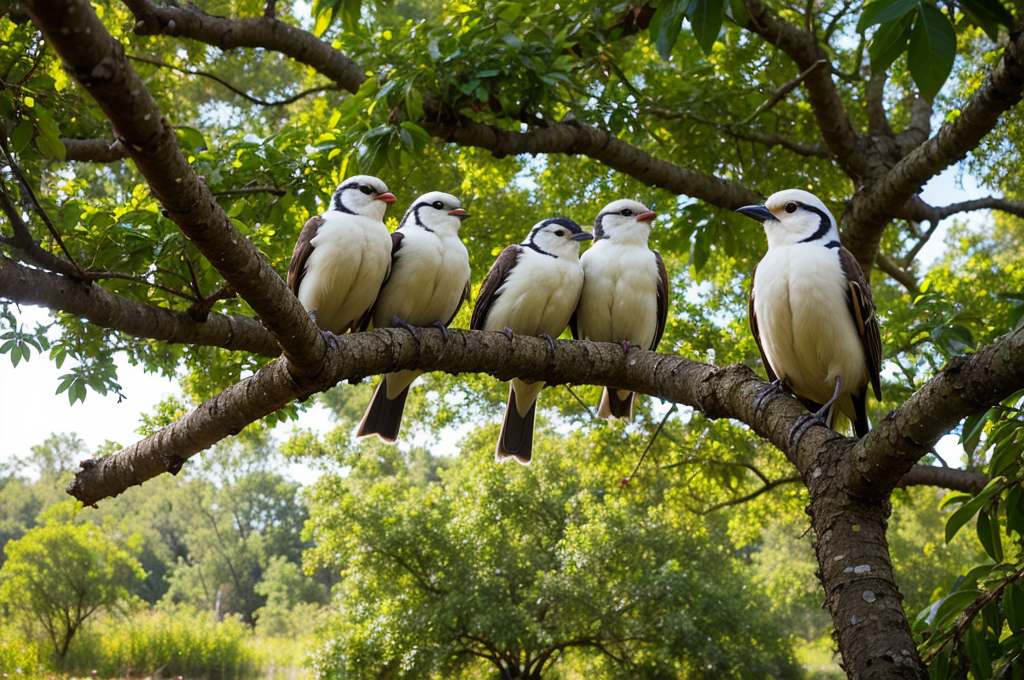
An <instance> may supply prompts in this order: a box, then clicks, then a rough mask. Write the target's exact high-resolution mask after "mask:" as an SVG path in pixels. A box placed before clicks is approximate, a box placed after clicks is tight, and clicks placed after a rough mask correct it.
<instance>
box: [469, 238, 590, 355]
mask: <svg viewBox="0 0 1024 680" xmlns="http://www.w3.org/2000/svg"><path fill="white" fill-rule="evenodd" d="M582 288H583V268H582V267H580V263H579V260H577V259H575V258H571V259H570V258H562V257H557V258H556V257H551V256H550V255H545V254H543V253H538V252H537V251H535V250H531V249H525V250H523V252H522V253H520V255H519V259H518V260H517V261H516V264H515V266H514V267H512V270H511V271H510V272H509V274H508V277H507V278H506V279H505V283H504V284H502V286H501V287H500V288H499V289H498V290H497V295H498V299H497V300H496V301H495V302H494V305H493V306H492V307H491V310H490V312H489V313H488V314H487V319H486V320H485V322H484V330H485V331H500V330H501V329H502V327H504V326H508V327H509V328H511V329H512V331H513V332H515V333H521V334H523V335H540V334H541V333H546V334H547V335H550V336H551V337H553V338H555V337H558V336H559V335H561V333H562V331H564V330H565V327H566V326H567V325H568V324H569V317H570V316H572V312H573V310H574V309H576V303H577V302H579V299H580V291H581V290H582Z"/></svg>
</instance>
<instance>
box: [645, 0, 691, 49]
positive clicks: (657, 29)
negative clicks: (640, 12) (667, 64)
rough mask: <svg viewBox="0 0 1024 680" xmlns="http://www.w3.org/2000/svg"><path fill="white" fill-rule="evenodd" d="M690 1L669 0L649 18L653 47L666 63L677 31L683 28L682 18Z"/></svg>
mask: <svg viewBox="0 0 1024 680" xmlns="http://www.w3.org/2000/svg"><path fill="white" fill-rule="evenodd" d="M691 1H692V0H669V2H667V3H665V4H664V5H662V6H660V7H658V11H657V12H655V13H654V16H653V17H652V18H651V25H650V31H651V35H653V36H655V38H654V46H655V47H656V48H657V50H658V54H659V55H660V56H661V58H662V59H664V60H665V61H668V60H669V59H670V58H671V57H672V48H673V47H675V44H676V40H678V39H679V31H680V29H681V28H682V26H683V17H684V16H685V14H686V10H687V9H689V7H690V3H691Z"/></svg>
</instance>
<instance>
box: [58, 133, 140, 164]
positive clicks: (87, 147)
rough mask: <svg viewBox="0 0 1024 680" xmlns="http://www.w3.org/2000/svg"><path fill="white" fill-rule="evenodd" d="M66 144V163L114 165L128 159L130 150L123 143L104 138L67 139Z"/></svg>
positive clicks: (64, 141)
mask: <svg viewBox="0 0 1024 680" xmlns="http://www.w3.org/2000/svg"><path fill="white" fill-rule="evenodd" d="M60 141H61V142H63V143H64V148H65V149H66V150H67V155H66V156H65V157H64V160H66V161H84V162H87V163H113V162H115V161H120V160H124V159H125V158H127V157H128V150H127V149H125V148H124V145H122V144H121V142H119V141H117V140H113V139H105V138H103V137H100V138H97V139H67V138H63V139H61V140H60Z"/></svg>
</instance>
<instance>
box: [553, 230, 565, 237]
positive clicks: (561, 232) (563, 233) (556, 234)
mask: <svg viewBox="0 0 1024 680" xmlns="http://www.w3.org/2000/svg"><path fill="white" fill-rule="evenodd" d="M555 236H565V232H564V231H562V230H561V229H559V230H558V231H556V232H555Z"/></svg>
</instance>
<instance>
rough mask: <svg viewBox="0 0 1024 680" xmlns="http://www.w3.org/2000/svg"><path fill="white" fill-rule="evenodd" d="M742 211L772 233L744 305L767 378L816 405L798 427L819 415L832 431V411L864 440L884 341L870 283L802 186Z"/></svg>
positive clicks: (833, 224) (877, 387)
mask: <svg viewBox="0 0 1024 680" xmlns="http://www.w3.org/2000/svg"><path fill="white" fill-rule="evenodd" d="M738 212H741V213H743V214H744V215H746V216H747V217H752V218H754V219H755V220H758V221H760V222H762V223H763V225H764V232H765V235H766V236H767V237H768V252H767V253H766V254H765V256H764V259H762V260H761V262H760V263H759V264H758V265H757V267H756V268H755V269H754V273H755V274H756V276H753V275H752V276H751V279H752V285H751V290H750V307H749V310H750V328H751V330H752V331H753V333H754V339H755V340H757V347H758V349H759V350H760V351H761V359H762V361H763V362H764V367H765V370H766V371H767V373H768V378H769V379H770V380H772V381H773V384H774V386H775V388H776V389H780V388H781V387H782V386H783V385H786V386H788V387H789V388H790V389H791V390H792V391H793V393H794V394H795V395H796V396H797V397H800V398H801V401H803V402H804V404H805V405H806V406H807V407H808V408H809V409H810V410H816V413H815V414H814V415H813V416H808V420H806V421H805V422H804V423H802V427H801V428H800V429H799V430H794V432H797V431H802V430H803V428H805V427H807V426H809V425H810V424H811V423H813V422H815V421H824V422H825V424H826V425H828V426H829V427H832V424H833V422H834V418H835V411H836V407H838V409H839V410H840V411H841V412H842V413H843V414H845V415H846V416H847V417H848V418H849V419H850V420H851V421H852V422H853V427H854V431H855V432H856V433H857V436H858V437H862V436H864V435H865V434H867V432H868V430H869V425H868V417H867V413H866V408H865V402H866V400H867V388H868V383H870V384H871V387H872V389H873V390H874V393H875V398H876V399H878V400H879V401H881V399H882V386H881V383H880V379H879V373H880V371H881V364H882V338H881V334H880V333H879V328H878V319H877V318H876V317H875V303H874V299H873V298H872V296H871V285H870V284H869V283H868V280H867V278H866V277H865V276H864V271H863V270H862V269H861V268H860V265H859V264H857V260H856V258H854V256H853V254H852V253H851V252H850V251H848V250H847V249H846V248H844V247H843V246H842V245H841V244H840V243H839V231H838V229H837V228H836V220H835V218H834V217H832V213H830V212H829V211H828V208H826V207H825V204H824V203H822V202H821V201H820V200H818V198H817V197H815V196H814V195H813V194H809V193H807V192H806V191H800V190H799V189H789V190H786V191H780V192H778V193H776V194H772V195H771V196H769V197H768V200H767V201H765V204H764V205H763V206H760V205H752V206H747V207H744V208H740V209H739V210H738Z"/></svg>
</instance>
